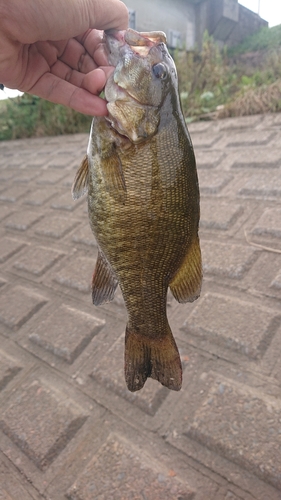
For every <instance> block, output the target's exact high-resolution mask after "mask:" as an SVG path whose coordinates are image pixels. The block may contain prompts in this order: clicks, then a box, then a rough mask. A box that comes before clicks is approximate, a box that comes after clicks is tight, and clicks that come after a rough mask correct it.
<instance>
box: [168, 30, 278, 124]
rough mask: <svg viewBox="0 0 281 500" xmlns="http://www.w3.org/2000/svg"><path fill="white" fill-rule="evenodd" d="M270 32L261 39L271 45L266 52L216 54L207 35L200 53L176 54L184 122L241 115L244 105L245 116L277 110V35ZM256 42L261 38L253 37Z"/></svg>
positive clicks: (216, 47) (217, 48)
mask: <svg viewBox="0 0 281 500" xmlns="http://www.w3.org/2000/svg"><path fill="white" fill-rule="evenodd" d="M277 28H281V26H280V27H277ZM271 30H273V31H274V36H272V35H268V34H267V35H264V34H263V35H262V36H263V38H265V37H267V40H270V41H271V42H270V43H269V42H268V45H267V49H268V50H266V51H265V50H264V51H263V52H251V53H246V54H242V55H235V56H233V57H230V56H229V51H227V50H223V51H222V50H220V48H219V47H218V45H217V44H216V42H215V41H214V39H213V38H212V37H211V36H209V35H208V33H205V35H204V40H203V46H202V50H201V52H199V51H194V52H189V53H186V52H177V54H176V56H175V61H176V65H177V70H178V75H179V88H180V97H181V102H182V108H183V112H184V115H185V117H186V121H187V122H190V121H192V120H194V119H198V117H200V118H204V117H205V118H208V117H211V116H212V114H213V115H214V114H215V115H216V116H229V113H230V114H231V115H234V114H238V115H239V114H244V109H243V106H244V104H245V102H246V103H247V105H246V108H245V109H247V110H248V111H247V112H248V113H259V112H265V111H278V110H279V109H280V106H279V104H278V103H277V101H278V98H277V95H279V86H278V85H277V86H276V85H275V84H276V82H277V83H278V82H279V81H281V31H280V29H279V30H274V29H273V28H271V29H268V28H266V31H267V32H268V31H269V32H270V31H271ZM276 33H277V34H279V38H278V37H277V35H276ZM277 39H278V41H279V44H277ZM257 40H261V35H259V36H257ZM273 41H274V42H273ZM256 43H257V42H256ZM260 43H261V42H260ZM274 44H276V47H275V48H273V45H274ZM248 46H249V45H248ZM265 46H266V45H265V42H264V44H263V47H265ZM268 47H270V48H268ZM261 89H262V92H260V91H261ZM267 93H268V96H267V95H266V94H267ZM241 96H243V98H242V97H241ZM273 96H274V97H273ZM233 102H235V109H234V108H233V106H232V103H233ZM230 109H231V112H230V111H229V110H230Z"/></svg>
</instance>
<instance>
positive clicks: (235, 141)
mask: <svg viewBox="0 0 281 500" xmlns="http://www.w3.org/2000/svg"><path fill="white" fill-rule="evenodd" d="M275 135H276V134H275V132H274V131H272V130H266V131H265V130H262V131H260V130H251V131H249V132H245V131H244V132H237V133H235V134H230V135H228V137H227V140H226V145H227V146H255V145H257V146H264V145H266V144H268V143H269V142H270V141H271V140H272V139H273V138H274V136H275Z"/></svg>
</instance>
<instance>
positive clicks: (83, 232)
mask: <svg viewBox="0 0 281 500" xmlns="http://www.w3.org/2000/svg"><path fill="white" fill-rule="evenodd" d="M71 239H72V241H74V242H75V243H82V244H83V245H87V246H90V247H96V246H97V242H96V240H95V237H94V235H93V233H92V231H91V228H90V225H89V224H86V225H85V226H82V227H79V228H77V229H75V231H74V233H73V234H72V237H71Z"/></svg>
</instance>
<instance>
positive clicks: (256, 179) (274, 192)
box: [239, 172, 281, 198]
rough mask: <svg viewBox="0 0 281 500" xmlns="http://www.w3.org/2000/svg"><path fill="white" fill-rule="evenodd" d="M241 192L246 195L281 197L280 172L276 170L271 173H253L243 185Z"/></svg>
mask: <svg viewBox="0 0 281 500" xmlns="http://www.w3.org/2000/svg"><path fill="white" fill-rule="evenodd" d="M239 194H240V195H244V196H248V195H249V196H257V197H260V196H261V197H263V198H269V197H280V195H281V179H280V174H279V172H278V173H275V172H274V173H272V174H271V175H265V174H264V173H261V172H259V173H257V174H254V175H252V176H251V177H250V179H249V180H248V181H247V182H246V183H245V185H244V186H243V187H241V189H240V190H239Z"/></svg>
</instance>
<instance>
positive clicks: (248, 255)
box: [201, 240, 260, 279]
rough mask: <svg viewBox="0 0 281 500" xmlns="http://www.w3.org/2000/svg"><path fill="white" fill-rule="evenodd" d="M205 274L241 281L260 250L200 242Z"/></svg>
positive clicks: (205, 241)
mask: <svg viewBox="0 0 281 500" xmlns="http://www.w3.org/2000/svg"><path fill="white" fill-rule="evenodd" d="M201 249H202V260H203V270H204V272H205V273H209V274H214V275H217V276H226V277H228V278H231V279H241V278H243V276H244V275H245V273H246V272H247V271H248V270H249V269H250V268H251V266H252V265H253V264H254V263H255V261H256V260H257V258H258V256H259V254H260V250H257V249H256V248H254V247H250V246H248V247H246V246H244V245H233V244H232V245H230V244H228V243H215V242H213V241H209V240H202V241H201Z"/></svg>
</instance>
